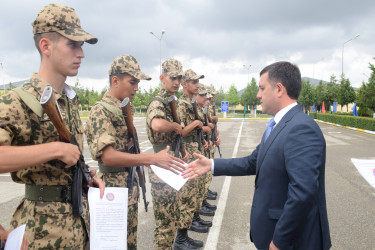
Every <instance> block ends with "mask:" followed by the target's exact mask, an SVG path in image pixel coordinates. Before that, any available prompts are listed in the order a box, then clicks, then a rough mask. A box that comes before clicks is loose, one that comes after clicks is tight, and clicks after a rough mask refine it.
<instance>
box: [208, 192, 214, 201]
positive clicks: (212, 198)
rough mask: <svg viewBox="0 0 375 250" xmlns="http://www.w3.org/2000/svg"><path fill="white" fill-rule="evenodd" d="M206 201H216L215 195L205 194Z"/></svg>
mask: <svg viewBox="0 0 375 250" xmlns="http://www.w3.org/2000/svg"><path fill="white" fill-rule="evenodd" d="M207 200H212V201H214V200H216V195H213V194H211V193H208V194H207Z"/></svg>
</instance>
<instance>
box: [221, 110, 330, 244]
mask: <svg viewBox="0 0 375 250" xmlns="http://www.w3.org/2000/svg"><path fill="white" fill-rule="evenodd" d="M263 140H264V138H263V139H262V142H261V143H260V144H259V145H258V146H257V148H256V149H255V150H254V151H253V153H252V154H251V155H250V156H246V157H243V158H236V159H215V160H214V175H229V176H243V175H256V178H255V192H254V199H253V205H252V208H251V217H250V237H251V239H252V241H253V242H254V244H255V246H256V247H257V248H258V249H268V248H269V244H270V243H271V240H273V242H274V244H275V245H276V246H277V247H278V248H280V249H304V250H306V249H313V250H316V249H329V248H330V247H331V240H330V235H329V226H328V217H327V208H326V197H325V184H324V175H325V173H324V171H325V160H326V143H325V140H324V137H323V134H322V132H321V130H320V128H319V126H318V125H317V124H316V122H315V121H314V120H312V119H311V118H310V117H309V116H307V115H306V114H304V113H303V112H302V107H301V106H299V105H297V106H295V107H293V108H292V109H291V110H290V111H289V112H288V113H287V114H286V115H285V116H284V117H283V118H282V119H281V121H280V122H279V123H278V124H277V125H276V127H275V128H274V129H273V131H272V132H271V134H270V135H269V137H268V139H267V140H266V142H264V141H263Z"/></svg>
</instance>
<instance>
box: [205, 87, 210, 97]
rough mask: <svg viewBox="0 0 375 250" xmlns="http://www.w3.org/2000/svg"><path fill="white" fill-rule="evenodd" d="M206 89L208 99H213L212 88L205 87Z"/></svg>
mask: <svg viewBox="0 0 375 250" xmlns="http://www.w3.org/2000/svg"><path fill="white" fill-rule="evenodd" d="M205 88H206V90H207V94H206V96H207V98H211V97H212V90H211V88H210V87H207V86H205Z"/></svg>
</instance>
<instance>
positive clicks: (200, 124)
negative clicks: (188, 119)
mask: <svg viewBox="0 0 375 250" xmlns="http://www.w3.org/2000/svg"><path fill="white" fill-rule="evenodd" d="M193 123H194V127H196V128H202V127H203V123H202V122H201V121H199V120H195V121H193Z"/></svg>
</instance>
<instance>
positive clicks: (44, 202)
mask: <svg viewBox="0 0 375 250" xmlns="http://www.w3.org/2000/svg"><path fill="white" fill-rule="evenodd" d="M48 85H49V84H48V82H46V81H45V80H43V79H42V78H41V77H39V76H38V75H37V74H33V75H32V76H31V78H30V82H29V83H26V84H25V85H23V86H22V89H21V91H25V92H27V93H29V94H30V95H32V96H34V97H35V98H36V100H39V99H40V96H41V95H42V93H43V90H44V89H45V87H47V86H48ZM54 95H55V98H56V100H57V103H58V106H59V109H60V111H61V114H62V117H63V120H64V123H65V125H66V126H67V128H68V129H69V130H70V132H71V133H72V134H74V135H75V137H76V139H77V142H78V144H79V148H80V150H81V151H82V150H83V126H82V122H81V120H80V117H79V112H78V105H79V100H78V97H77V95H76V94H75V92H74V91H73V90H72V89H71V88H70V87H69V86H68V85H65V90H64V94H58V93H57V92H55V91H54ZM59 140H60V139H59V134H58V132H57V130H56V128H55V127H54V126H53V124H52V122H51V120H50V119H49V117H48V116H47V115H46V114H43V115H42V116H41V117H39V116H38V115H37V114H36V113H35V112H34V111H33V110H32V109H31V108H30V107H29V106H28V105H27V104H25V102H24V101H23V100H21V98H20V96H19V94H17V93H16V92H15V91H13V90H12V91H9V92H8V93H7V94H5V95H3V96H1V98H0V145H1V146H5V145H12V146H26V145H36V144H41V143H48V142H54V141H59ZM41 153H43V152H41ZM11 177H12V179H13V181H15V182H17V183H22V184H26V185H25V188H26V190H25V195H26V198H24V199H22V200H21V203H20V204H19V205H18V207H17V210H16V211H15V213H14V215H13V218H12V220H11V228H12V229H14V228H16V227H18V226H20V225H22V224H26V231H25V236H26V238H27V239H28V241H29V243H30V244H29V249H39V248H72V249H83V248H84V246H85V244H86V241H87V237H88V229H89V226H88V225H89V224H88V222H89V214H88V209H87V208H88V204H87V199H83V214H82V216H81V217H78V216H77V217H75V216H73V213H72V205H71V203H70V201H71V200H70V199H71V186H72V178H73V172H72V170H71V168H65V163H63V162H61V161H58V160H53V161H49V162H46V163H43V164H39V165H36V166H30V167H27V168H25V169H22V170H18V171H16V172H12V173H11ZM51 186H54V188H56V189H58V190H60V191H59V192H60V193H61V190H62V189H64V188H65V189H66V190H68V191H67V195H66V197H62V196H59V200H61V201H57V202H55V201H50V200H49V199H47V198H44V197H43V195H42V194H40V195H38V194H37V191H36V190H37V189H44V190H45V192H49V191H47V190H49V189H50V188H51ZM51 192H52V191H51ZM35 196H38V197H35ZM39 197H42V198H41V199H40V201H39ZM64 198H66V199H67V201H63V199H64Z"/></svg>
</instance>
